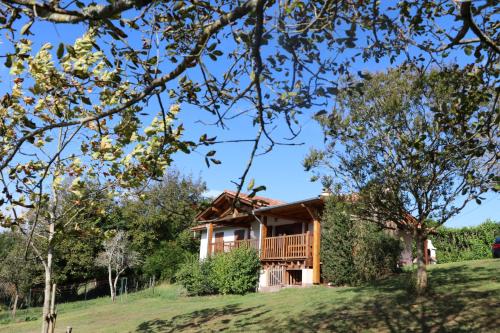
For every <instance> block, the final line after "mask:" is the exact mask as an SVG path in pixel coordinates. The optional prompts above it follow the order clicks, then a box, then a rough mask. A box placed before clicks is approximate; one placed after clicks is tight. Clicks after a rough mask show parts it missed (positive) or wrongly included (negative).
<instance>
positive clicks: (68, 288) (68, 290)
mask: <svg viewBox="0 0 500 333" xmlns="http://www.w3.org/2000/svg"><path fill="white" fill-rule="evenodd" d="M155 283H156V282H155V278H154V277H145V278H144V277H135V276H128V277H127V276H125V277H121V278H120V279H119V280H118V283H117V286H116V296H117V297H122V296H124V295H127V294H128V293H133V292H137V291H140V290H145V289H148V288H152V287H154V285H155ZM104 296H110V289H109V282H108V280H107V279H102V280H98V279H93V280H89V281H86V282H82V283H72V284H67V285H61V286H59V285H57V286H56V304H61V303H68V302H75V301H85V300H91V299H95V298H98V297H104ZM43 298H44V288H43V287H37V288H30V289H29V291H28V292H26V293H25V294H23V295H20V296H19V298H18V300H17V308H18V309H28V308H31V307H40V306H42V305H43ZM14 300H15V297H13V295H12V293H11V292H7V291H6V290H4V291H3V292H0V304H1V305H3V307H4V308H6V309H12V308H13V305H14Z"/></svg>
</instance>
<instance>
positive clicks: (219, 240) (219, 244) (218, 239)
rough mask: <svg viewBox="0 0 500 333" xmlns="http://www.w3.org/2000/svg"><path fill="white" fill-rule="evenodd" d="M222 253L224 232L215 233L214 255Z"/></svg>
mask: <svg viewBox="0 0 500 333" xmlns="http://www.w3.org/2000/svg"><path fill="white" fill-rule="evenodd" d="M220 252H224V232H216V233H215V249H214V253H220Z"/></svg>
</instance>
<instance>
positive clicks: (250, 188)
mask: <svg viewBox="0 0 500 333" xmlns="http://www.w3.org/2000/svg"><path fill="white" fill-rule="evenodd" d="M254 185H255V179H253V178H252V179H250V183H248V186H247V190H249V191H250V190H252V189H253V186H254Z"/></svg>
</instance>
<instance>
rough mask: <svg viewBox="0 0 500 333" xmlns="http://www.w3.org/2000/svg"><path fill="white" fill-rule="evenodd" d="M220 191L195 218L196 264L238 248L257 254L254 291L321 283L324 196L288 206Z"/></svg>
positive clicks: (268, 199) (276, 201)
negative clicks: (198, 240) (258, 272)
mask: <svg viewBox="0 0 500 333" xmlns="http://www.w3.org/2000/svg"><path fill="white" fill-rule="evenodd" d="M235 195H236V194H235V193H234V192H231V191H224V192H223V193H222V194H221V195H219V196H218V197H217V198H216V199H215V200H214V201H213V202H212V205H211V206H210V207H209V208H207V209H206V210H204V211H203V212H201V213H199V214H198V215H197V216H196V220H197V221H198V223H199V224H198V225H197V226H196V227H194V228H192V230H193V231H196V232H200V233H201V243H200V259H204V258H206V257H207V256H210V255H212V254H216V253H219V252H227V251H230V250H231V249H233V248H236V247H240V246H249V247H252V248H255V249H257V250H258V251H259V256H260V260H261V262H262V271H261V275H260V280H259V288H260V289H263V288H265V287H272V286H282V285H312V284H318V283H320V265H321V264H320V263H321V258H320V234H321V229H320V228H321V225H320V219H319V217H320V216H321V213H322V211H323V207H324V201H323V197H321V196H318V197H314V198H310V199H305V200H300V201H296V202H291V203H284V202H281V201H278V200H274V199H270V198H264V197H259V196H256V197H253V198H249V197H248V196H246V195H244V194H240V195H239V201H238V205H237V207H236V208H235V209H234V210H233V209H232V204H233V201H234V198H235Z"/></svg>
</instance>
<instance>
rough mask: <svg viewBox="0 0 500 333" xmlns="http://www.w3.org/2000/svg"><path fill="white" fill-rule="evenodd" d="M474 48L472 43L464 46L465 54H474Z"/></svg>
mask: <svg viewBox="0 0 500 333" xmlns="http://www.w3.org/2000/svg"><path fill="white" fill-rule="evenodd" d="M472 49H473V47H472V45H466V46H465V47H464V52H465V54H467V55H471V54H472Z"/></svg>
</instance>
